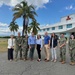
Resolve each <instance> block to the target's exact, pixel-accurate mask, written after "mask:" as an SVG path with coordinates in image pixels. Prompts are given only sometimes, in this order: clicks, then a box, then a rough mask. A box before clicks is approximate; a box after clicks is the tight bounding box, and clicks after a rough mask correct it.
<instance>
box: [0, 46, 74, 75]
mask: <svg viewBox="0 0 75 75" xmlns="http://www.w3.org/2000/svg"><path fill="white" fill-rule="evenodd" d="M57 53H58V61H57V62H56V63H53V62H44V61H43V59H44V51H43V50H42V61H41V62H37V61H36V59H37V54H36V51H35V58H34V61H29V60H28V61H23V60H19V61H17V62H15V61H12V62H9V61H8V60H7V53H0V75H75V66H71V65H69V61H70V60H69V55H68V47H67V55H66V56H67V60H66V62H67V63H66V64H64V65H62V64H61V63H60V62H59V49H58V50H57Z"/></svg>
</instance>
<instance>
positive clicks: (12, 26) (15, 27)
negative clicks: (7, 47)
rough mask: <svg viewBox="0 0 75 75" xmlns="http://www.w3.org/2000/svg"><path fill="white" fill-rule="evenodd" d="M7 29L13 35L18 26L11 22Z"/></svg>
mask: <svg viewBox="0 0 75 75" xmlns="http://www.w3.org/2000/svg"><path fill="white" fill-rule="evenodd" d="M9 29H10V31H11V32H13V34H14V35H15V31H16V32H17V31H18V29H19V26H18V25H17V24H16V22H11V23H10V25H9Z"/></svg>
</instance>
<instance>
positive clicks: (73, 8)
mask: <svg viewBox="0 0 75 75" xmlns="http://www.w3.org/2000/svg"><path fill="white" fill-rule="evenodd" d="M65 9H66V10H75V7H74V6H73V5H70V6H66V7H65Z"/></svg>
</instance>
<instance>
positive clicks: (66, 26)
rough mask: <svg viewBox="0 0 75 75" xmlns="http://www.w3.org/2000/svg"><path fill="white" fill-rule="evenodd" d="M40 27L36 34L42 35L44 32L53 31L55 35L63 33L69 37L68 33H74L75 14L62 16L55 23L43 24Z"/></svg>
mask: <svg viewBox="0 0 75 75" xmlns="http://www.w3.org/2000/svg"><path fill="white" fill-rule="evenodd" d="M40 28H41V30H40V31H39V32H38V34H40V35H42V36H43V35H44V33H45V32H48V33H49V34H51V33H53V32H54V33H56V34H57V35H60V34H61V33H64V34H65V37H69V36H70V34H74V35H75V14H71V15H69V16H65V17H62V18H61V21H60V22H58V23H55V24H53V25H47V26H43V27H40Z"/></svg>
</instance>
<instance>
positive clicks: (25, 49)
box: [21, 35, 28, 60]
mask: <svg viewBox="0 0 75 75" xmlns="http://www.w3.org/2000/svg"><path fill="white" fill-rule="evenodd" d="M21 47H22V51H23V58H24V60H27V54H28V35H26V36H25V37H24V38H23V39H22V43H21Z"/></svg>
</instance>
